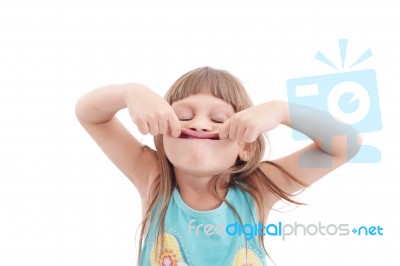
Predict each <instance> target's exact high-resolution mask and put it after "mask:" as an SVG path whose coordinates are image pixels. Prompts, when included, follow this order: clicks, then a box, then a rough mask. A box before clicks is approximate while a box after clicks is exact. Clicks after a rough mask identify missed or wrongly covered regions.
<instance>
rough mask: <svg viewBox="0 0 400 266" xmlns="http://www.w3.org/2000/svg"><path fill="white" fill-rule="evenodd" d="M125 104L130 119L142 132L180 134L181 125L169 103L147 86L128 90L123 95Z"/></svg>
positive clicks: (176, 135) (177, 135) (174, 135)
mask: <svg viewBox="0 0 400 266" xmlns="http://www.w3.org/2000/svg"><path fill="white" fill-rule="evenodd" d="M125 102H126V106H127V108H128V111H129V115H130V116H131V118H132V121H133V122H134V123H135V124H136V126H137V128H138V129H139V131H140V132H141V133H142V134H148V133H150V134H151V135H153V136H155V135H158V134H166V133H169V132H170V133H171V136H173V137H179V135H180V134H181V125H180V122H179V119H178V117H177V116H176V114H175V112H174V111H173V109H172V107H171V105H169V103H168V102H167V101H166V100H164V99H163V98H162V97H160V96H159V95H158V94H156V93H155V92H153V91H152V90H150V89H148V88H144V87H141V88H140V89H136V90H128V91H127V92H126V95H125Z"/></svg>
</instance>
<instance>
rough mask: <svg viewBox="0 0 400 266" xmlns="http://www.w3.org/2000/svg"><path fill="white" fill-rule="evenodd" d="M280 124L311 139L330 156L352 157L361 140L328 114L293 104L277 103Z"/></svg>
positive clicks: (356, 134) (352, 130)
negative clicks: (344, 155) (279, 111)
mask: <svg viewBox="0 0 400 266" xmlns="http://www.w3.org/2000/svg"><path fill="white" fill-rule="evenodd" d="M278 104H279V105H280V110H281V114H282V122H281V123H282V124H284V125H286V126H289V127H291V128H292V129H294V130H296V131H299V132H301V133H303V134H304V135H306V136H308V137H309V138H311V139H312V140H313V141H314V142H315V143H316V144H317V145H318V147H319V148H320V149H321V150H323V151H324V152H326V153H328V154H331V155H343V154H346V155H348V157H352V156H354V155H355V154H356V153H357V152H358V149H359V144H360V143H358V142H360V141H361V138H360V136H359V134H358V132H357V131H356V130H355V129H354V128H353V127H351V126H350V125H347V124H344V123H340V122H338V121H337V120H335V119H334V118H333V117H332V116H331V115H330V114H329V113H327V112H324V111H321V110H317V109H314V108H310V107H307V106H303V105H298V104H294V103H287V102H283V101H279V102H278Z"/></svg>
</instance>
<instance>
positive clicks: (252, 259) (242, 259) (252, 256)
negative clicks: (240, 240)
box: [232, 248, 263, 266]
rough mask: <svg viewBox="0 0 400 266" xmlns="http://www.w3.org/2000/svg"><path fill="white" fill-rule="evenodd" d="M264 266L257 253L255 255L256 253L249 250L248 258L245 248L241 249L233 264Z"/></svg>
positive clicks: (233, 265)
mask: <svg viewBox="0 0 400 266" xmlns="http://www.w3.org/2000/svg"><path fill="white" fill-rule="evenodd" d="M262 265H263V264H262V262H261V260H260V258H259V257H258V256H257V254H256V253H254V251H252V250H249V249H247V256H246V249H245V248H241V249H239V251H238V252H237V253H236V255H235V258H234V259H233V263H232V266H262Z"/></svg>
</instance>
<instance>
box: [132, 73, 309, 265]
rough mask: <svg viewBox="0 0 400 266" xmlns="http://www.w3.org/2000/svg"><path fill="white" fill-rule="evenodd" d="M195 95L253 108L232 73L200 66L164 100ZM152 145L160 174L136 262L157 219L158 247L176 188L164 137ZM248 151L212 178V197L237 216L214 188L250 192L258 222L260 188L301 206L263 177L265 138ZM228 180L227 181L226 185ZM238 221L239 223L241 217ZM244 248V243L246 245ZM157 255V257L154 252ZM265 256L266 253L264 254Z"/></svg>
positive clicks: (262, 204) (261, 208)
mask: <svg viewBox="0 0 400 266" xmlns="http://www.w3.org/2000/svg"><path fill="white" fill-rule="evenodd" d="M197 93H208V94H210V95H212V96H214V97H217V98H220V99H222V100H224V101H225V102H227V103H229V104H231V105H232V107H233V109H234V111H235V112H240V111H241V110H244V109H246V108H249V107H251V106H253V103H252V101H251V99H250V97H249V96H248V94H247V92H246V90H245V89H244V86H243V85H242V83H241V82H240V81H239V80H238V79H237V78H236V77H235V76H233V75H232V74H230V73H229V72H227V71H225V70H219V69H214V68H211V67H201V68H197V69H194V70H191V71H189V72H187V73H186V74H184V75H183V76H181V77H180V78H179V79H178V80H177V81H175V83H174V84H173V85H172V86H171V88H170V89H169V90H168V92H167V94H166V96H165V99H166V100H167V101H168V102H169V104H172V103H173V102H176V101H179V100H182V99H184V98H186V97H188V96H190V95H193V94H197ZM154 142H155V146H156V150H157V155H158V160H159V167H160V175H159V176H158V177H157V178H156V179H155V180H154V182H153V184H152V187H151V193H150V194H149V197H150V199H149V202H150V205H149V207H148V209H147V210H146V213H145V216H144V217H143V220H142V223H141V230H140V239H139V259H140V256H141V250H142V245H143V240H144V237H145V235H146V234H147V230H148V228H149V226H150V223H151V222H152V221H153V220H154V219H155V218H154V217H158V219H159V220H158V233H157V241H156V243H157V244H156V246H157V247H158V246H159V244H161V247H162V245H163V243H162V236H163V234H164V222H165V214H166V211H167V207H168V203H169V201H170V199H171V196H172V194H173V191H174V188H175V187H176V180H175V176H174V168H173V165H172V164H171V162H170V161H169V160H168V158H167V156H166V155H165V151H164V144H163V137H162V135H157V136H155V137H154ZM246 145H248V146H247V148H246V149H247V150H248V151H249V153H250V154H251V156H249V159H248V160H246V161H243V160H241V159H240V158H239V157H238V159H237V160H236V163H235V164H234V165H233V166H232V167H231V168H229V169H228V170H227V171H226V172H224V173H221V174H218V175H216V176H214V177H213V178H212V179H211V181H210V183H209V189H210V191H212V192H213V194H215V196H216V197H218V198H219V199H220V200H221V201H223V202H225V203H226V204H227V205H228V207H230V208H231V210H232V211H233V212H234V214H235V215H236V216H237V217H238V213H237V212H236V210H235V208H234V207H233V206H232V205H231V204H230V203H229V202H228V201H227V200H226V199H225V198H222V197H220V196H219V195H218V193H217V188H220V187H221V186H224V187H226V188H239V189H241V190H243V191H246V192H247V193H249V194H250V195H251V196H252V197H253V199H254V200H255V203H256V206H257V209H258V211H259V215H260V217H259V218H260V219H262V220H261V221H264V220H265V219H264V218H265V215H266V213H265V212H264V210H265V200H264V195H263V194H262V192H261V190H260V188H262V187H264V188H267V189H269V190H270V191H271V192H272V193H273V194H274V195H275V196H276V197H278V198H279V199H282V200H284V201H286V202H290V203H294V204H301V203H299V202H297V201H295V200H293V199H291V196H292V195H290V194H288V193H287V192H285V191H284V190H282V189H281V188H280V187H278V186H277V185H276V184H274V183H273V182H272V181H271V179H269V178H268V176H266V175H265V174H264V172H263V171H261V169H260V168H259V164H260V162H261V161H262V159H263V156H264V152H265V146H266V142H265V138H264V136H263V135H260V136H259V137H258V138H257V140H256V141H254V142H252V143H248V144H246ZM263 163H270V164H272V165H274V166H276V167H278V168H279V169H280V170H282V171H284V172H285V173H286V174H287V175H288V176H289V177H290V178H291V179H292V180H294V181H295V182H297V183H299V184H301V185H302V186H304V187H306V184H304V183H303V182H301V181H300V180H298V179H297V178H295V177H294V176H292V175H291V174H290V173H288V172H287V171H285V170H284V169H283V168H281V167H280V166H279V165H276V164H274V163H272V162H269V161H265V162H263ZM226 177H228V180H229V182H228V183H226V180H227V178H226ZM158 204H160V205H159V213H157V214H154V211H155V210H156V207H157V206H158ZM238 219H239V220H240V221H241V219H240V217H238ZM259 241H260V242H261V244H262V247H263V248H264V251H265V252H266V249H265V246H264V242H263V237H262V235H261V234H260V236H259ZM246 245H247V243H246ZM156 254H158V253H157V252H156ZM267 254H268V253H267Z"/></svg>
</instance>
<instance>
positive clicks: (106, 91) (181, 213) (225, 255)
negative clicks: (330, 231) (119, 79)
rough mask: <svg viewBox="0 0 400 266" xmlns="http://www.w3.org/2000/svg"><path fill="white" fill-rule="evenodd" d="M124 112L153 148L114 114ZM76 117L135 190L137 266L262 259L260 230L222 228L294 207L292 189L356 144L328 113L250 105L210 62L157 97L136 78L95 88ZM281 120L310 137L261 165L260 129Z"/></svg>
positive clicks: (80, 104) (271, 103)
mask: <svg viewBox="0 0 400 266" xmlns="http://www.w3.org/2000/svg"><path fill="white" fill-rule="evenodd" d="M123 108H128V111H129V114H130V116H131V118H132V121H133V122H134V123H135V124H136V126H137V128H138V129H139V131H140V132H141V133H142V134H148V133H150V134H151V135H153V136H154V141H155V147H156V150H152V149H151V148H149V147H147V146H143V145H142V144H141V143H140V142H139V141H138V140H137V139H136V138H134V137H133V136H132V135H131V134H130V133H129V131H128V130H127V129H126V128H125V127H124V126H123V125H122V124H121V123H120V121H119V120H118V119H117V118H116V116H115V114H116V113H117V112H118V111H119V110H121V109H123ZM289 110H290V113H289ZM76 116H77V118H78V120H79V121H80V123H81V124H82V126H83V127H84V128H85V130H86V131H87V132H88V133H89V134H90V135H91V136H92V137H93V139H94V140H95V141H96V142H97V144H98V145H99V146H100V147H101V149H102V150H103V151H104V153H105V154H106V155H107V156H108V157H109V158H110V159H111V160H112V161H113V163H114V164H115V165H116V166H117V167H118V168H119V169H120V170H121V171H122V172H123V173H124V174H125V175H126V176H127V177H128V178H129V179H130V180H131V181H132V183H133V184H134V185H135V187H136V188H137V190H138V192H139V194H140V197H141V203H142V218H143V220H142V224H141V225H142V226H141V232H140V247H139V264H140V265H152V266H153V265H154V266H155V265H168V266H175V265H194V266H197V265H199V266H206V265H207V266H208V265H218V266H224V265H241V266H242V265H253V266H254V265H266V260H265V259H266V251H265V248H264V243H263V234H262V232H260V234H258V237H246V235H245V234H240V232H239V234H237V233H238V232H236V234H233V231H232V230H229V228H228V225H231V224H235V225H240V226H242V228H243V226H244V225H246V224H251V225H254V224H257V223H259V222H261V223H262V224H266V221H267V217H268V214H269V212H270V210H271V209H272V207H273V206H274V204H275V203H276V202H277V201H279V200H284V201H288V202H292V203H296V201H294V200H293V199H291V195H293V194H294V193H295V192H296V191H299V190H301V189H304V188H305V187H308V186H310V185H311V184H312V183H314V182H315V181H317V180H318V179H320V178H322V177H323V176H324V175H326V174H328V173H329V172H331V171H332V170H334V169H335V168H337V167H339V166H340V165H342V164H344V163H345V162H346V161H348V160H349V159H350V158H351V157H353V156H354V155H355V154H356V153H357V151H358V148H359V144H360V142H361V140H360V137H359V136H358V134H357V132H356V131H355V130H354V129H353V128H351V127H349V126H347V125H345V124H340V123H338V122H335V123H332V118H331V116H330V115H329V114H327V113H323V112H321V111H317V110H313V109H310V108H308V107H304V106H299V105H294V104H290V108H289V104H288V103H286V102H284V101H269V102H265V103H263V104H260V105H257V106H253V104H252V103H251V100H250V99H249V97H248V95H247V93H246V91H245V89H244V88H243V86H242V84H241V83H240V81H239V80H238V79H237V78H235V77H234V76H232V75H231V74H230V73H228V72H227V71H223V70H217V69H213V68H210V67H202V68H198V69H194V70H192V71H190V72H188V73H186V74H184V75H183V76H182V77H180V78H179V79H178V80H177V81H176V82H175V83H174V84H173V85H172V87H171V88H170V89H169V91H168V92H167V95H166V96H165V98H164V99H163V98H161V97H160V96H158V95H157V94H156V93H154V92H153V91H151V90H150V89H148V88H147V87H146V86H144V85H142V84H138V83H132V84H119V85H112V86H105V87H101V88H98V89H95V90H93V91H91V92H89V93H87V94H86V95H84V96H82V97H81V98H80V99H79V101H78V102H77V104H76ZM279 124H283V125H286V126H290V127H292V128H293V129H295V130H297V131H300V132H301V133H303V134H305V135H307V136H308V137H310V138H311V139H312V140H313V142H312V143H311V144H310V145H308V146H306V147H304V148H303V149H301V150H298V151H295V152H294V153H292V154H290V155H288V156H286V157H283V158H280V159H277V160H273V161H263V155H264V150H265V140H264V135H263V133H265V132H268V131H270V130H272V129H274V128H276V127H277V126H278V125H279ZM348 139H349V140H350V139H352V140H355V139H357V141H348ZM231 229H232V228H231ZM236 229H237V228H236Z"/></svg>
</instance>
